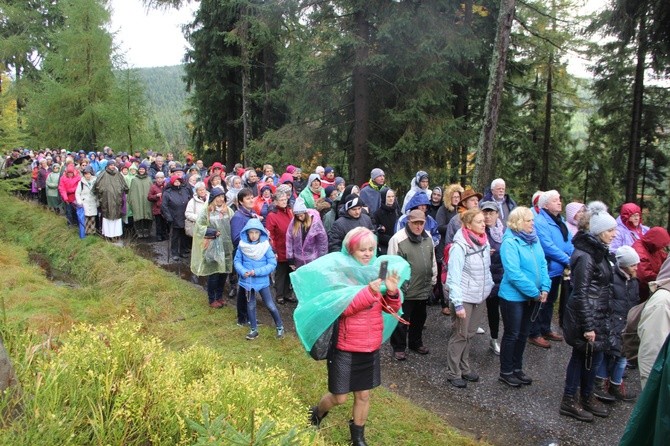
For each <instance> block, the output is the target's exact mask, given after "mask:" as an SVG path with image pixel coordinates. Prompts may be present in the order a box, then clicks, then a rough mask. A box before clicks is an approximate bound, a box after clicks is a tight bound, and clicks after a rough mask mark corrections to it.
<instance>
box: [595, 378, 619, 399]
mask: <svg viewBox="0 0 670 446" xmlns="http://www.w3.org/2000/svg"><path fill="white" fill-rule="evenodd" d="M607 384H608V380H607V378H598V377H596V379H595V381H594V384H593V395H594V396H595V397H596V398H598V399H599V400H600V401H603V402H605V403H613V402H614V401H616V398H615V397H614V395H612V394H611V393H608V392H607Z"/></svg>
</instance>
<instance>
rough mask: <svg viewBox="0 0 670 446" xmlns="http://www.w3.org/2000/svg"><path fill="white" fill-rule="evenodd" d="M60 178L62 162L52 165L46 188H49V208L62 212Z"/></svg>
mask: <svg viewBox="0 0 670 446" xmlns="http://www.w3.org/2000/svg"><path fill="white" fill-rule="evenodd" d="M59 179H60V164H55V163H54V164H53V165H52V166H51V173H50V174H49V175H48V176H47V181H46V190H47V192H46V193H47V205H48V206H49V209H52V210H54V211H56V212H60V210H61V206H62V201H61V199H60V197H59V196H58V180H59Z"/></svg>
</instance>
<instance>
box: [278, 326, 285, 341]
mask: <svg viewBox="0 0 670 446" xmlns="http://www.w3.org/2000/svg"><path fill="white" fill-rule="evenodd" d="M283 337H284V327H277V338H279V339H281V338H283Z"/></svg>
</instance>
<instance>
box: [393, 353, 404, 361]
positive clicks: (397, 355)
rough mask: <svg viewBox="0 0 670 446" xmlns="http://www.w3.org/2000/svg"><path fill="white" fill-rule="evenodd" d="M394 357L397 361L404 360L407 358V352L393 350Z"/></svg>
mask: <svg viewBox="0 0 670 446" xmlns="http://www.w3.org/2000/svg"><path fill="white" fill-rule="evenodd" d="M393 359H395V360H396V361H404V360H406V359H407V353H405V352H393Z"/></svg>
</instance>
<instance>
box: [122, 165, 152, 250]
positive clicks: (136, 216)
mask: <svg viewBox="0 0 670 446" xmlns="http://www.w3.org/2000/svg"><path fill="white" fill-rule="evenodd" d="M150 189H151V177H150V176H149V166H148V165H147V163H141V164H140V165H139V167H138V168H137V175H135V178H133V180H132V181H131V182H130V191H129V192H128V206H129V207H130V209H132V211H133V225H134V226H135V233H136V234H137V237H138V238H149V236H150V235H151V223H152V221H153V218H154V216H153V214H152V213H151V207H152V203H151V202H150V201H149V199H148V196H149V190H150Z"/></svg>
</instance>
